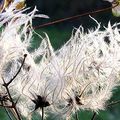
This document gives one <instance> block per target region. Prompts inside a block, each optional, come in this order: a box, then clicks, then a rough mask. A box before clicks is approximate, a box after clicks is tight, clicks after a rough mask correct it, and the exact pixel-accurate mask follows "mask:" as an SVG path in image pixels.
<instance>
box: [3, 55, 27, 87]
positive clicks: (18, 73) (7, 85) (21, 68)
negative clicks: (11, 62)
mask: <svg viewBox="0 0 120 120" xmlns="http://www.w3.org/2000/svg"><path fill="white" fill-rule="evenodd" d="M26 57H27V54H25V55H24V59H23V61H22V64H21V66H20V68H19V70H18V71H17V73H16V74H15V75H14V76H13V78H12V79H11V80H10V81H9V82H8V83H5V85H7V86H8V85H9V84H10V83H11V82H12V81H13V80H14V79H15V78H16V77H17V75H18V74H19V73H20V71H21V69H22V67H23V65H24V62H25V59H26ZM5 85H4V86H5Z"/></svg>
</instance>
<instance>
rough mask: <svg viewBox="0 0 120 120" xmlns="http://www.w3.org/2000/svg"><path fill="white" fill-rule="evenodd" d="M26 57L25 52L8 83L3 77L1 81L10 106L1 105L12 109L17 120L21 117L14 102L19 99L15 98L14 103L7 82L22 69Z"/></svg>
mask: <svg viewBox="0 0 120 120" xmlns="http://www.w3.org/2000/svg"><path fill="white" fill-rule="evenodd" d="M26 57H27V54H25V55H24V59H23V61H22V64H21V66H20V68H19V69H18V71H17V73H16V74H15V75H14V77H13V78H12V79H11V80H10V81H9V82H8V83H6V82H5V80H4V78H3V83H4V84H3V86H4V87H5V88H6V92H7V94H8V97H9V101H10V102H11V104H12V105H11V106H3V107H8V108H11V109H13V112H14V113H15V117H16V119H17V120H21V117H20V115H19V112H18V110H17V108H16V104H17V101H18V100H19V98H18V100H17V101H16V103H15V102H14V100H13V98H12V96H11V94H10V91H9V84H10V83H11V82H13V80H14V79H15V78H16V77H17V75H18V74H19V73H20V71H21V69H22V67H23V65H24V62H25V59H26Z"/></svg>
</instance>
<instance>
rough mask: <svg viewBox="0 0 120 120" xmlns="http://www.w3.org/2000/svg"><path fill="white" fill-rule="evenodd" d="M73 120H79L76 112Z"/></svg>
mask: <svg viewBox="0 0 120 120" xmlns="http://www.w3.org/2000/svg"><path fill="white" fill-rule="evenodd" d="M75 119H76V120H79V117H78V112H77V111H76V112H75Z"/></svg>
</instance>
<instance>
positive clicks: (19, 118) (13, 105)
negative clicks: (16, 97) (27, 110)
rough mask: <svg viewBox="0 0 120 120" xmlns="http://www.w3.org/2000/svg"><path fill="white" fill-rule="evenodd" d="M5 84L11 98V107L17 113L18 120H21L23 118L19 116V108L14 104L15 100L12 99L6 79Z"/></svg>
mask: <svg viewBox="0 0 120 120" xmlns="http://www.w3.org/2000/svg"><path fill="white" fill-rule="evenodd" d="M3 82H4V86H5V88H6V91H7V94H8V96H9V98H10V102H11V103H12V105H11V107H12V108H13V109H14V111H15V113H16V115H17V117H18V120H21V117H20V115H19V113H18V111H17V108H16V104H15V103H14V101H13V99H12V97H11V94H10V91H9V88H8V86H7V85H6V83H5V80H4V79H3Z"/></svg>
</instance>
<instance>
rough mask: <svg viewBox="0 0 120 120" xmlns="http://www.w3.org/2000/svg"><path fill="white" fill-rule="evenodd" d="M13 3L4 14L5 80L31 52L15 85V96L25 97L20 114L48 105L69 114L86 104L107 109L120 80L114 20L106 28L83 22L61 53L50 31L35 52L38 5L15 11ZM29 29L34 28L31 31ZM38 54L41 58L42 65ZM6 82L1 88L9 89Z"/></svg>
mask: <svg viewBox="0 0 120 120" xmlns="http://www.w3.org/2000/svg"><path fill="white" fill-rule="evenodd" d="M13 8H14V7H13V6H11V7H9V8H8V9H7V10H6V12H5V13H1V15H0V16H1V19H0V20H1V22H0V25H1V26H2V25H3V24H4V23H5V22H8V24H7V25H6V26H5V29H4V30H3V31H2V33H1V36H0V51H1V53H0V83H3V80H2V78H3V77H4V79H5V81H6V82H8V81H9V80H10V79H11V78H12V77H13V76H14V75H15V74H16V72H17V71H18V69H19V68H20V66H21V63H22V61H23V59H24V55H25V54H27V57H26V59H25V63H24V65H23V67H22V69H21V71H20V73H19V74H18V75H17V77H16V78H15V80H13V82H12V83H11V84H10V88H9V89H10V92H11V95H12V97H13V98H14V99H17V98H18V97H19V96H20V98H19V100H18V103H17V108H18V109H19V111H20V113H21V114H22V115H24V116H25V117H29V119H31V115H32V113H34V112H36V111H37V112H38V113H41V108H42V107H44V108H45V113H46V114H47V113H48V114H49V111H50V112H53V113H55V114H59V116H61V117H63V118H69V116H71V114H72V113H73V114H74V113H75V112H76V111H78V110H80V109H83V110H86V109H87V110H91V111H95V112H98V111H99V110H104V109H105V107H106V102H107V101H108V100H109V99H110V98H111V96H112V91H113V89H114V88H116V86H118V85H119V73H120V40H119V38H120V34H119V29H118V28H117V27H115V25H113V26H111V25H110V23H109V24H108V27H107V28H105V29H104V31H100V30H99V28H100V24H98V28H96V30H89V31H88V33H84V28H83V27H81V26H80V27H79V28H78V29H75V30H73V34H72V36H71V38H70V40H69V41H68V42H67V43H66V44H65V45H63V46H62V47H61V49H59V50H57V51H56V52H55V51H54V49H53V47H52V45H51V43H50V40H49V38H48V36H47V35H46V37H45V38H44V39H43V38H42V37H41V36H40V38H42V39H43V41H42V42H41V45H40V46H39V48H38V49H36V50H35V51H34V52H33V53H30V52H29V51H28V50H27V47H28V46H29V45H30V42H31V37H32V32H33V30H32V27H31V26H32V18H33V17H35V15H34V14H35V11H36V9H34V10H33V11H32V12H31V13H28V14H23V13H22V12H23V11H24V10H22V11H14V9H13ZM41 17H47V16H44V15H42V16H41ZM28 23H30V24H29V25H28ZM29 26H30V27H29ZM27 30H29V31H30V32H29V33H26V32H27ZM37 57H41V60H40V61H39V62H38V63H37V64H36V63H35V59H36V58H37ZM0 87H1V88H0V92H1V91H2V90H4V89H2V84H0ZM1 89H2V90H1ZM38 98H39V99H38ZM43 98H44V99H43ZM41 101H42V103H43V104H42V105H41Z"/></svg>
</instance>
